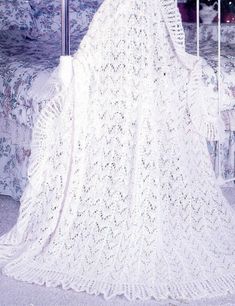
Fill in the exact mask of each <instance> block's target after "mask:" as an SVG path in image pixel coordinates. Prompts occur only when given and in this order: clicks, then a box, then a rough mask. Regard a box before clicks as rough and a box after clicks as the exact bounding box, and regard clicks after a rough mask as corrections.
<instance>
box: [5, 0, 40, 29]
mask: <svg viewBox="0 0 235 306" xmlns="http://www.w3.org/2000/svg"><path fill="white" fill-rule="evenodd" d="M9 29H11V30H12V29H20V30H21V31H23V32H26V33H27V34H32V33H33V31H34V30H35V25H34V19H33V16H32V9H31V7H30V5H29V2H28V1H25V0H1V1H0V31H2V30H9Z"/></svg>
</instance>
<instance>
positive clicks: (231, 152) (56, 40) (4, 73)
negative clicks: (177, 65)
mask: <svg viewBox="0 0 235 306" xmlns="http://www.w3.org/2000/svg"><path fill="white" fill-rule="evenodd" d="M9 3H10V2H9ZM25 3H26V2H25ZM28 3H29V4H30V7H31V15H32V18H33V20H34V21H33V22H32V29H33V27H34V29H33V30H32V32H31V33H34V35H25V31H24V30H20V28H14V30H10V31H9V30H8V31H3V30H2V31H0V58H1V61H0V193H1V194H6V195H11V196H12V197H13V198H14V199H19V198H20V196H21V194H22V191H23V189H24V187H25V185H26V182H27V163H28V157H29V155H30V141H31V131H32V127H33V125H34V122H35V119H36V118H37V116H38V113H39V111H40V109H41V105H38V104H37V103H36V102H35V100H34V99H33V98H32V96H31V95H30V89H31V87H32V84H33V82H34V80H35V79H36V78H37V79H40V78H41V80H42V82H43V80H44V79H45V78H46V77H47V76H48V74H49V73H50V72H51V71H52V70H53V68H54V67H56V66H57V65H58V63H59V57H60V49H61V44H60V38H61V36H60V31H59V27H60V18H59V12H60V7H59V5H60V4H59V3H60V1H53V2H51V1H48V0H44V1H42V0H30V1H28ZM100 3H101V1H77V0H76V1H75V0H70V5H71V7H70V10H71V29H72V35H71V51H72V53H74V52H75V50H77V48H78V47H79V43H80V41H81V39H82V37H83V36H84V35H85V33H86V31H87V29H88V25H89V22H90V21H91V19H92V17H93V15H94V13H95V11H96V10H97V8H98V6H99V5H100ZM50 16H51V17H50ZM49 17H50V18H49ZM35 27H36V28H35ZM184 27H185V32H186V39H187V42H188V43H187V49H188V51H189V52H191V53H195V52H196V40H195V25H192V24H184ZM212 29H213V31H214V28H213V27H210V26H208V27H207V28H206V30H205V31H202V30H201V31H202V33H204V34H203V35H204V36H203V37H201V55H202V56H203V57H205V59H206V61H207V62H209V65H208V64H207V62H205V66H204V80H205V82H207V84H208V86H211V87H212V88H213V90H215V91H217V85H216V82H217V80H216V77H215V74H214V71H215V70H216V61H217V58H216V53H215V50H216V42H215V39H216V37H215V36H213V35H214V34H213V35H212V34H210V33H212V32H210V31H212ZM226 29H230V30H231V34H229V31H228V30H226V33H227V34H226V35H225V36H224V37H223V48H222V55H223V56H222V78H223V101H222V105H221V107H222V109H223V110H225V111H230V110H231V111H232V110H234V109H235V81H234V80H235V69H234V66H235V60H234V54H233V50H234V45H233V44H234V41H233V37H234V36H233V35H234V30H233V28H232V27H231V26H230V27H227V28H226ZM36 33H37V35H38V37H37V36H36ZM205 33H207V36H205V35H206V34H205ZM213 33H214V32H213ZM22 34H23V35H22ZM210 35H211V36H210ZM209 37H211V38H213V39H209ZM226 37H227V38H226ZM226 39H227V40H226ZM224 118H225V117H224ZM226 118H228V117H226ZM226 120H228V119H226ZM228 125H229V124H228ZM208 149H209V151H210V153H211V158H212V162H213V164H214V169H215V171H216V172H218V148H217V147H216V143H209V142H208ZM234 157H235V131H233V130H230V129H228V130H227V131H226V140H225V142H224V143H223V144H222V155H221V158H220V159H221V160H220V163H221V168H222V173H223V176H224V177H227V178H229V177H231V176H232V175H234V159H235V158H234Z"/></svg>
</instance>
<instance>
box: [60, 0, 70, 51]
mask: <svg viewBox="0 0 235 306" xmlns="http://www.w3.org/2000/svg"><path fill="white" fill-rule="evenodd" d="M61 34H62V40H61V44H62V45H61V47H62V48H61V49H62V50H61V54H62V55H70V29H69V0H62V1H61Z"/></svg>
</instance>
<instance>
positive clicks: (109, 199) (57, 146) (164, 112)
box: [0, 0, 235, 301]
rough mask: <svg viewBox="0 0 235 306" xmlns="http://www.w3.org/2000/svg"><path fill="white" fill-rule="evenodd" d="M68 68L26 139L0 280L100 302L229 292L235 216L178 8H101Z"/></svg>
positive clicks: (141, 4)
mask: <svg viewBox="0 0 235 306" xmlns="http://www.w3.org/2000/svg"><path fill="white" fill-rule="evenodd" d="M68 60H69V61H71V62H70V64H71V66H70V67H71V68H72V78H71V80H70V82H69V83H68V84H67V86H65V84H63V83H60V82H59V79H58V69H56V70H55V73H54V74H53V76H52V77H51V79H50V82H49V83H48V84H49V87H50V91H49V92H48V95H47V99H46V100H45V103H44V106H43V108H42V110H41V112H40V115H39V117H38V119H37V121H36V123H35V126H34V129H33V135H32V154H31V156H30V164H29V169H28V176H29V182H28V185H27V186H26V189H25V191H24V193H23V195H22V198H21V206H20V212H19V217H18V220H17V223H16V225H15V226H14V227H13V228H12V229H11V230H10V231H9V232H8V233H6V234H5V235H3V236H2V237H0V267H1V270H2V273H4V274H5V275H8V276H12V277H14V278H16V279H20V280H23V281H28V282H31V283H37V284H41V285H42V284H45V285H46V286H59V285H61V286H62V287H63V288H64V289H69V288H72V289H74V290H76V291H86V292H88V293H90V294H99V293H102V294H103V295H104V297H105V299H110V298H111V297H113V296H116V295H119V294H124V295H125V297H126V298H127V299H129V300H135V299H141V300H147V299H150V298H151V297H153V298H155V299H156V300H158V301H162V300H166V299H168V298H171V299H176V300H192V299H193V300H195V299H196V300H198V299H202V298H208V297H214V296H219V295H221V296H222V295H226V294H227V293H234V291H235V216H234V212H233V210H232V209H231V208H230V206H229V204H228V202H227V201H226V199H225V198H224V197H223V194H222V192H221V190H220V188H219V186H218V185H217V182H216V178H215V174H214V172H213V168H212V164H211V161H210V157H209V153H208V150H207V146H206V138H207V139H215V138H216V137H217V136H218V124H217V123H218V120H217V118H216V117H213V116H212V115H211V114H209V113H208V108H207V104H206V103H204V100H203V97H204V95H205V94H206V93H207V92H206V88H204V87H203V84H202V82H201V65H200V59H197V58H196V57H194V56H192V55H189V54H187V53H185V46H184V33H183V29H182V24H181V21H180V16H179V12H178V10H177V8H176V4H175V1H174V0H162V1H156V0H105V1H104V2H103V3H102V5H101V6H100V7H99V10H98V11H97V13H96V14H95V16H94V18H93V20H92V22H91V24H90V26H89V29H88V32H87V34H86V35H85V37H84V38H83V40H82V42H81V44H80V46H79V49H78V50H77V52H76V53H75V54H74V55H73V56H72V57H71V58H70V59H68ZM209 100H210V99H208V100H207V101H209Z"/></svg>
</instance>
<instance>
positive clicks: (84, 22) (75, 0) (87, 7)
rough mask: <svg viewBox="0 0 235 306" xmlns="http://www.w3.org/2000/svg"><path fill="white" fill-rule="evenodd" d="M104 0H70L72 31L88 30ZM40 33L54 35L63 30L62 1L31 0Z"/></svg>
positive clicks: (72, 33)
mask: <svg viewBox="0 0 235 306" xmlns="http://www.w3.org/2000/svg"><path fill="white" fill-rule="evenodd" d="M102 2H103V0H70V3H69V9H70V32H71V36H72V37H73V36H74V35H76V33H77V32H83V31H84V30H87V26H88V25H89V22H90V21H91V19H92V16H93V15H94V13H95V12H96V10H97V9H98V7H99V5H100V4H101V3H102ZM29 3H30V6H31V8H32V11H33V17H34V20H35V23H36V27H37V31H38V35H39V36H40V35H43V36H44V38H45V36H46V37H48V38H49V37H54V36H55V35H58V33H59V31H60V30H61V14H60V12H61V1H48V0H30V1H29Z"/></svg>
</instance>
